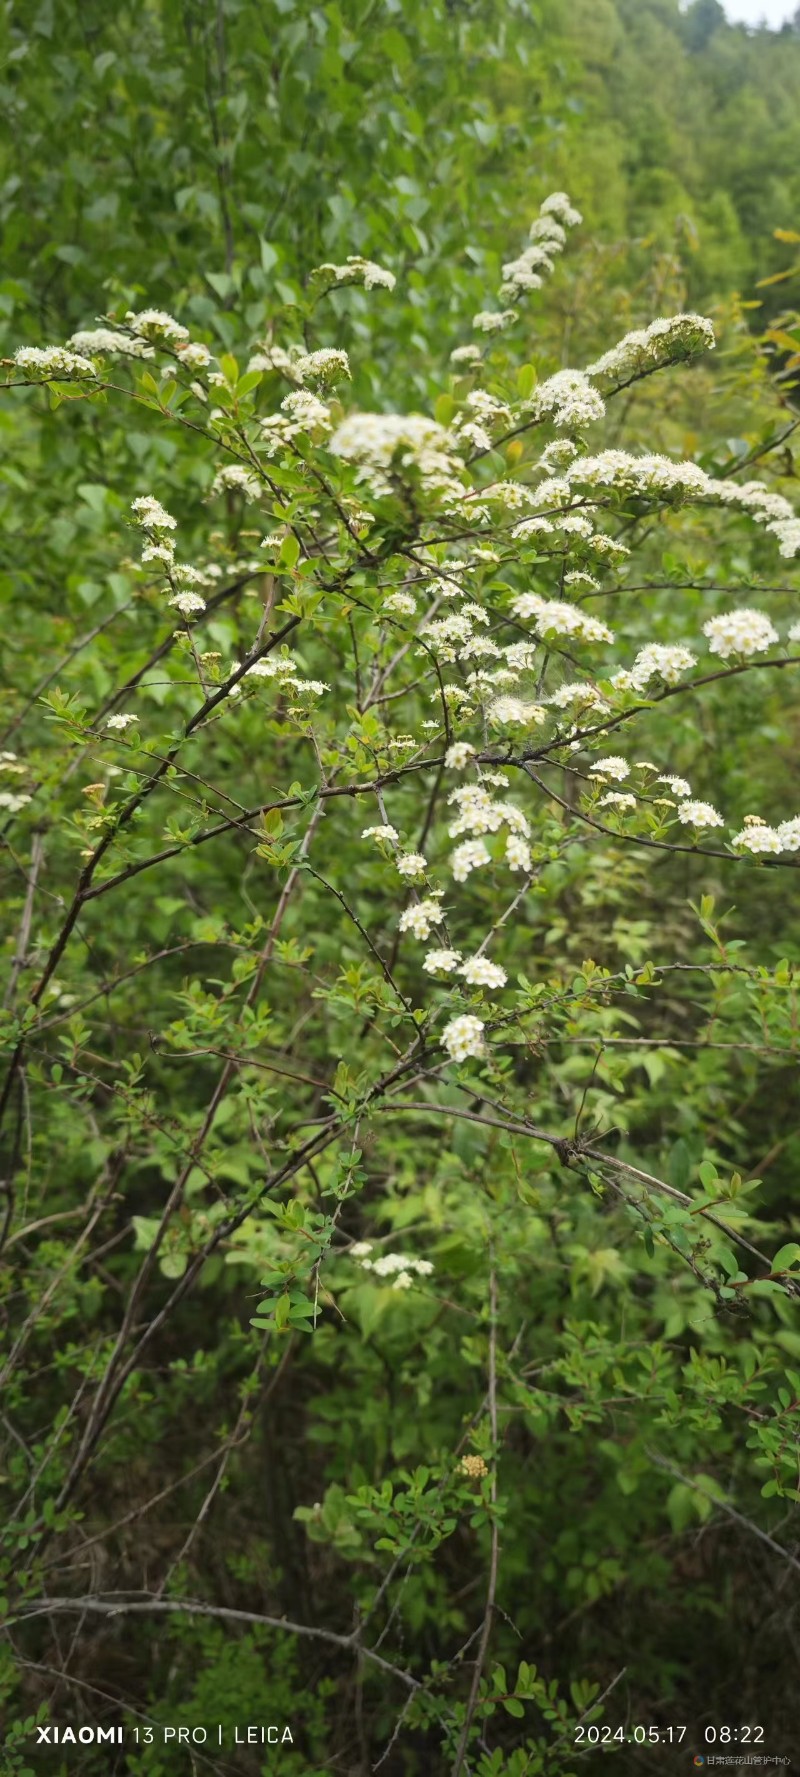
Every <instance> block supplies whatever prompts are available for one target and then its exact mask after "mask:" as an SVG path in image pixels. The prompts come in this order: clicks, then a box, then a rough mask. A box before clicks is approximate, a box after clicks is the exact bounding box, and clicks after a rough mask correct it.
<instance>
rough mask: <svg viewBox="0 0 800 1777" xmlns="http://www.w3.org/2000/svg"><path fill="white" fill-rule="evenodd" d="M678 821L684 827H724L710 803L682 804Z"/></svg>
mask: <svg viewBox="0 0 800 1777" xmlns="http://www.w3.org/2000/svg"><path fill="white" fill-rule="evenodd" d="M678 820H679V821H680V822H681V823H682V825H683V826H684V827H724V825H725V822H724V821H723V819H722V816H721V814H719V813H718V812H717V810H716V808H714V806H713V804H712V803H711V802H682V803H681V804H680V807H679V809H678Z"/></svg>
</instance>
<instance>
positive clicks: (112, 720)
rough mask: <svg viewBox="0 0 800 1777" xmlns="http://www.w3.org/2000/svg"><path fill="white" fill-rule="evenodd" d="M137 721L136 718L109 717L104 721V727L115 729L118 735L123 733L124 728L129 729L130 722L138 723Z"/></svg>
mask: <svg viewBox="0 0 800 1777" xmlns="http://www.w3.org/2000/svg"><path fill="white" fill-rule="evenodd" d="M138 720H139V717H138V716H123V715H117V716H109V717H108V719H107V721H106V727H107V728H116V729H118V730H119V732H120V733H124V731H125V729H126V728H130V725H131V722H138Z"/></svg>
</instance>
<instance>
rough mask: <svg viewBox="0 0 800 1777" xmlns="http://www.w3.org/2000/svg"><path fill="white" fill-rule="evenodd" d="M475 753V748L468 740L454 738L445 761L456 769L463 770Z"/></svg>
mask: <svg viewBox="0 0 800 1777" xmlns="http://www.w3.org/2000/svg"><path fill="white" fill-rule="evenodd" d="M474 754H475V748H474V747H472V746H470V744H469V741H468V740H454V741H453V744H452V746H449V747H448V749H447V752H446V753H445V756H444V762H445V765H449V766H450V767H451V768H452V769H453V770H455V771H463V770H464V767H465V766H466V765H468V764H469V762H470V759H472V758H473V757H474Z"/></svg>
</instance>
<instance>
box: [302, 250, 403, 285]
mask: <svg viewBox="0 0 800 1777" xmlns="http://www.w3.org/2000/svg"><path fill="white" fill-rule="evenodd" d="M312 276H314V277H317V278H319V277H323V278H325V279H326V280H327V281H328V282H330V281H331V280H335V282H336V283H337V284H362V285H363V287H364V289H365V290H393V289H394V287H395V284H396V283H397V279H396V277H395V275H394V272H390V271H387V270H386V268H385V266H382V265H376V264H375V261H374V259H362V258H361V255H360V254H359V253H349V254H348V256H347V259H346V260H345V263H344V265H331V264H330V263H326V264H325V265H320V266H318V267H317V270H316V272H315V273H312Z"/></svg>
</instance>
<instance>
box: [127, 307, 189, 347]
mask: <svg viewBox="0 0 800 1777" xmlns="http://www.w3.org/2000/svg"><path fill="white" fill-rule="evenodd" d="M125 320H126V321H127V323H128V326H129V327H130V330H131V333H135V334H136V335H137V337H138V338H139V339H146V340H149V341H150V342H151V343H152V344H154V345H167V346H177V345H182V344H184V343H185V342H187V341H188V338H189V329H188V327H182V326H181V323H180V322H179V321H176V320H175V318H174V316H173V315H168V314H167V313H166V310H165V309H140V310H139V311H138V313H137V312H135V311H134V310H133V309H129V310H128V313H127V315H126V316H125Z"/></svg>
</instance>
